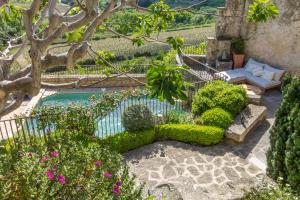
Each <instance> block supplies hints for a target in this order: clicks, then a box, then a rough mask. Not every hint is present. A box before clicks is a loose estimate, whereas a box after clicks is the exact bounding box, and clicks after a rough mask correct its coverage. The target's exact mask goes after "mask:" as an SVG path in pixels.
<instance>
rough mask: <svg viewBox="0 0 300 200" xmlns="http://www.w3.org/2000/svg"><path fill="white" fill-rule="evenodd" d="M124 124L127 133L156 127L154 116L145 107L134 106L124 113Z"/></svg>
mask: <svg viewBox="0 0 300 200" xmlns="http://www.w3.org/2000/svg"><path fill="white" fill-rule="evenodd" d="M122 124H123V126H124V128H125V130H127V131H139V130H144V129H149V128H152V127H154V119H153V114H152V112H151V110H150V109H149V108H148V107H147V106H145V105H133V106H130V107H128V108H127V109H126V110H125V111H124V112H123V115H122Z"/></svg>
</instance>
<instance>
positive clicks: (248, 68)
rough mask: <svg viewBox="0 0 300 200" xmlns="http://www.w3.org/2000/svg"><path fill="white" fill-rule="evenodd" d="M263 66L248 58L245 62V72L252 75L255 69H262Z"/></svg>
mask: <svg viewBox="0 0 300 200" xmlns="http://www.w3.org/2000/svg"><path fill="white" fill-rule="evenodd" d="M263 67H264V64H263V63H260V62H257V61H255V60H254V59H252V58H250V59H249V60H248V62H247V64H246V65H245V71H247V72H250V73H253V71H254V70H256V69H257V68H259V69H261V70H262V69H263Z"/></svg>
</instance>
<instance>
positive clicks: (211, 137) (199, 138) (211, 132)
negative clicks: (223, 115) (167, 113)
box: [155, 124, 224, 145]
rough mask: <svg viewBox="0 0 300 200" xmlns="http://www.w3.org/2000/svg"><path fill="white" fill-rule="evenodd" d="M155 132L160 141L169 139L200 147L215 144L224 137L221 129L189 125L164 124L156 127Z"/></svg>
mask: <svg viewBox="0 0 300 200" xmlns="http://www.w3.org/2000/svg"><path fill="white" fill-rule="evenodd" d="M155 131H156V134H157V138H158V139H160V140H167V139H171V140H177V141H180V142H187V143H195V144H200V145H212V144H217V143H219V142H220V141H221V140H222V139H223V136H224V130H223V129H221V128H218V127H213V126H199V125H191V124H165V125H160V126H156V127H155Z"/></svg>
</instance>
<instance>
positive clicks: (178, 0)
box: [139, 0, 225, 7]
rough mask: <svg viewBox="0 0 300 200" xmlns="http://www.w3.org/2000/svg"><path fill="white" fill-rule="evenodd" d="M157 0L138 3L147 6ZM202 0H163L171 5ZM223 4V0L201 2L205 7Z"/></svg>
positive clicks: (183, 4) (194, 2) (180, 5)
mask: <svg viewBox="0 0 300 200" xmlns="http://www.w3.org/2000/svg"><path fill="white" fill-rule="evenodd" d="M156 1H157V0H140V1H139V4H140V6H143V7H148V6H149V5H151V3H153V2H156ZM201 1H202V0H166V1H165V2H166V3H167V4H169V5H170V6H171V7H187V6H190V5H193V4H196V3H199V2H201ZM224 5H225V0H207V2H205V3H203V4H201V7H202V6H206V7H220V6H224Z"/></svg>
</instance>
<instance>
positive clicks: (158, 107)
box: [39, 93, 182, 137]
mask: <svg viewBox="0 0 300 200" xmlns="http://www.w3.org/2000/svg"><path fill="white" fill-rule="evenodd" d="M93 96H95V97H96V98H101V94H100V93H57V94H54V95H51V96H48V97H45V98H43V99H42V100H41V102H40V104H39V106H47V105H58V104H60V105H64V106H67V105H69V104H71V103H75V104H81V105H89V104H90V103H91V102H90V101H89V99H90V98H91V97H93ZM136 104H143V105H147V106H148V108H149V109H150V110H151V111H152V112H153V114H154V115H157V116H161V115H165V114H166V113H167V112H168V111H169V110H177V111H178V112H182V109H181V108H182V107H181V104H180V103H178V102H177V103H176V104H175V105H171V104H169V103H168V102H166V101H164V102H160V101H159V100H158V99H150V98H149V97H146V96H141V97H130V98H128V99H127V100H125V101H122V102H120V104H119V105H118V107H117V108H116V109H115V110H114V111H112V112H111V113H109V114H108V115H106V116H105V117H103V118H99V119H97V120H96V122H95V123H96V133H95V135H96V136H99V137H106V136H109V135H114V134H116V133H119V132H122V131H124V127H123V125H122V122H121V121H122V114H123V112H124V110H125V109H126V108H128V107H129V106H132V105H136Z"/></svg>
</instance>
